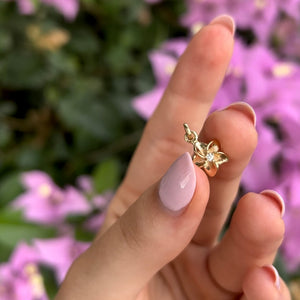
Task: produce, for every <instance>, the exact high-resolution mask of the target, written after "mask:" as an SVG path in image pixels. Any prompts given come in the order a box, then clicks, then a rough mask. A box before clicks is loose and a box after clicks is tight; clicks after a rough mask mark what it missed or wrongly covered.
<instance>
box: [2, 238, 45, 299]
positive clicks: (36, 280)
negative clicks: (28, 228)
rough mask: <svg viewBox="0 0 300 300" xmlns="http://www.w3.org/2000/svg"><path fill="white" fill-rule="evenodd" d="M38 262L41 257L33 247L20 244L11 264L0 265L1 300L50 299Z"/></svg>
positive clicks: (13, 254)
mask: <svg viewBox="0 0 300 300" xmlns="http://www.w3.org/2000/svg"><path fill="white" fill-rule="evenodd" d="M38 261H39V255H38V253H37V251H36V250H35V249H34V248H33V247H30V246H28V245H27V244H25V243H20V244H19V245H18V246H17V247H16V248H15V250H14V252H13V253H12V255H11V257H10V260H9V262H7V263H6V264H2V265H0V291H1V292H0V296H1V299H4V300H13V299H26V300H35V299H39V300H47V299H48V297H47V295H46V291H45V287H44V283H43V278H42V276H41V274H40V273H39V269H38ZM2 295H3V298H2Z"/></svg>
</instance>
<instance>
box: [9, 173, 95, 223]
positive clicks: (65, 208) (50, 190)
mask: <svg viewBox="0 0 300 300" xmlns="http://www.w3.org/2000/svg"><path fill="white" fill-rule="evenodd" d="M22 179H23V183H24V185H25V186H26V187H27V188H28V190H27V191H26V192H25V193H24V194H22V195H21V196H19V197H18V198H17V199H16V200H15V201H14V202H13V206H14V207H15V208H21V209H23V211H24V215H25V218H26V219H27V220H30V221H33V222H37V223H42V224H52V225H57V224H60V223H61V222H62V221H63V220H64V218H65V217H66V216H67V215H70V214H87V213H89V212H90V210H91V207H90V205H89V203H88V201H87V199H86V198H85V197H84V196H83V195H82V193H80V192H79V191H78V190H77V189H75V188H74V187H71V186H68V187H66V188H65V189H64V190H63V189H61V188H59V187H57V186H56V185H55V183H54V182H53V181H52V179H51V178H50V177H49V176H48V175H47V174H45V173H43V172H41V171H31V172H27V173H25V174H24V175H23V177H22Z"/></svg>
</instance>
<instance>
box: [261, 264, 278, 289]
mask: <svg viewBox="0 0 300 300" xmlns="http://www.w3.org/2000/svg"><path fill="white" fill-rule="evenodd" d="M263 269H264V270H265V271H267V272H268V274H269V275H270V276H271V277H272V280H273V282H274V284H275V287H276V288H277V289H278V290H279V289H280V277H279V274H278V271H277V270H276V268H275V267H274V266H273V265H269V266H264V267H263Z"/></svg>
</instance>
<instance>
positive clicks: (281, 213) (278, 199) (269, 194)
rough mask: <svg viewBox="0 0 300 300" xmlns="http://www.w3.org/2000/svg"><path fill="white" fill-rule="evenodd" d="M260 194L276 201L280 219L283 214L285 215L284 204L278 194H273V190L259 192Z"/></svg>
mask: <svg viewBox="0 0 300 300" xmlns="http://www.w3.org/2000/svg"><path fill="white" fill-rule="evenodd" d="M261 194H262V195H265V196H268V197H271V198H273V199H274V200H276V202H277V203H278V205H279V208H280V215H281V217H283V216H284V213H285V204H284V200H283V198H282V197H281V196H280V195H279V193H278V192H275V191H273V190H264V191H262V192H261Z"/></svg>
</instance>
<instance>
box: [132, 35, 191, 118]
mask: <svg viewBox="0 0 300 300" xmlns="http://www.w3.org/2000/svg"><path fill="white" fill-rule="evenodd" d="M186 46H187V42H183V40H182V39H179V40H178V41H176V40H172V41H169V42H167V43H165V44H164V45H163V46H162V48H161V49H160V50H156V51H152V52H151V53H150V55H149V59H150V62H151V65H152V69H153V73H154V76H155V79H156V87H154V89H153V90H152V91H149V92H147V93H145V94H142V95H140V96H137V97H136V98H134V99H133V107H134V109H135V110H136V111H137V112H138V113H139V114H140V115H141V116H142V117H143V118H145V119H148V118H150V116H151V115H152V114H153V112H154V110H155V108H156V107H157V105H158V104H159V102H160V100H161V98H162V96H163V93H164V91H165V89H166V87H167V85H168V82H169V80H170V78H171V76H172V74H173V71H174V69H175V67H176V64H177V60H178V58H179V56H180V55H181V54H182V52H183V51H184V49H185V48H186Z"/></svg>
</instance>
